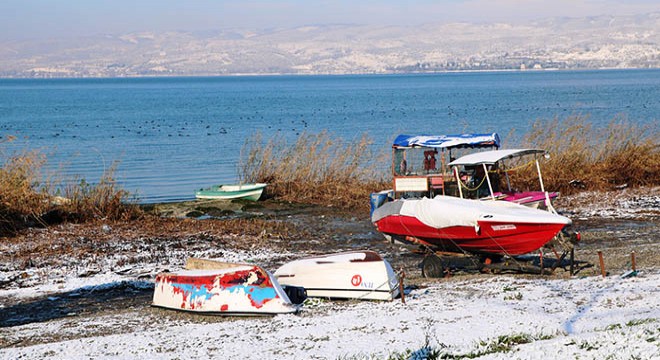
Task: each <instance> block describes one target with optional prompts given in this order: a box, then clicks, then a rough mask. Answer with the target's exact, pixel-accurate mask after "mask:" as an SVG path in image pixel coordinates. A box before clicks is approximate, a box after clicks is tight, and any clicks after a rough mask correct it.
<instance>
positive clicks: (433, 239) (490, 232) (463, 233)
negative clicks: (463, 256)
mask: <svg viewBox="0 0 660 360" xmlns="http://www.w3.org/2000/svg"><path fill="white" fill-rule="evenodd" d="M478 224H479V226H478V227H474V226H451V227H445V228H440V229H438V228H434V227H431V226H428V225H426V224H424V223H422V222H421V221H419V220H418V219H417V218H415V217H411V216H402V215H397V216H388V217H385V218H383V219H381V220H379V221H377V222H376V227H377V229H378V231H380V232H383V233H385V234H390V235H402V236H413V237H416V238H419V239H421V240H423V241H424V242H427V243H430V244H432V245H438V246H443V247H458V248H461V249H463V250H465V251H470V252H481V253H490V254H508V255H521V254H526V253H529V252H532V251H534V250H537V249H539V248H540V247H541V246H543V245H545V244H546V243H547V242H549V241H550V240H552V238H553V237H554V236H555V235H556V234H557V233H558V232H559V231H561V229H562V228H563V227H564V224H535V223H509V222H507V223H498V222H489V221H479V222H478Z"/></svg>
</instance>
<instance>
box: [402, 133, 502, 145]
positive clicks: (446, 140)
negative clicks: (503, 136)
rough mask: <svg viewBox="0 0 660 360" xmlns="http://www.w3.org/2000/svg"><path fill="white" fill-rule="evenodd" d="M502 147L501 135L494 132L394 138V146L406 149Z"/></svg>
mask: <svg viewBox="0 0 660 360" xmlns="http://www.w3.org/2000/svg"><path fill="white" fill-rule="evenodd" d="M490 146H494V147H496V148H498V149H499V148H500V136H499V135H497V133H492V134H460V135H399V136H397V137H396V139H394V144H392V147H393V148H395V149H406V148H413V147H431V148H443V149H451V148H475V147H490Z"/></svg>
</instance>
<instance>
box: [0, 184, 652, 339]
mask: <svg viewBox="0 0 660 360" xmlns="http://www.w3.org/2000/svg"><path fill="white" fill-rule="evenodd" d="M556 208H557V209H558V210H559V211H560V212H562V213H564V214H566V215H567V216H569V217H571V218H572V219H573V220H574V225H575V229H576V230H578V231H580V232H581V234H582V241H581V242H580V243H579V244H578V245H577V246H576V248H575V258H576V260H577V261H578V264H577V265H576V270H577V273H576V276H593V275H599V274H600V268H599V265H598V255H597V252H598V251H599V250H600V251H602V252H603V254H604V260H605V266H606V269H607V271H608V273H609V274H610V276H618V275H620V274H623V273H625V272H626V271H628V270H630V268H631V253H632V252H634V253H635V258H636V266H637V269H638V270H640V271H645V270H650V269H657V268H658V267H659V265H658V264H660V253H659V252H658V251H657V245H658V239H659V238H660V235H659V234H660V231H659V226H658V225H659V224H660V188H658V187H656V188H651V189H639V190H635V191H633V190H629V191H625V192H618V193H612V194H609V193H608V194H592V195H591V196H588V194H580V195H578V196H572V197H565V198H560V199H559V201H558V202H557V203H556ZM148 210H149V211H152V212H154V213H157V214H159V217H150V218H149V219H147V220H143V221H141V222H135V223H119V222H117V223H110V222H106V221H102V220H99V221H97V222H93V223H86V224H62V225H58V226H54V227H50V228H46V229H29V230H27V231H25V232H23V233H21V234H20V235H19V236H17V237H16V238H11V239H1V240H0V250H1V251H0V309H2V311H1V315H0V334H2V336H1V338H2V339H3V340H0V348H2V347H12V346H27V345H31V344H37V343H44V342H50V341H61V340H63V339H73V338H80V337H85V336H91V335H90V334H92V335H100V334H101V335H103V334H112V333H118V332H125V331H130V329H134V328H136V327H140V326H144V325H139V324H132V325H126V321H127V320H122V321H118V322H117V323H116V324H114V325H112V326H110V325H108V326H104V325H102V324H99V325H98V326H97V327H96V328H94V329H85V330H84V331H80V330H79V329H78V330H75V331H73V330H72V331H71V332H68V331H60V330H57V331H55V330H44V331H43V332H41V334H42V337H40V338H39V339H30V338H25V337H22V336H21V335H20V334H18V335H15V336H13V335H12V336H9V335H10V333H11V329H12V328H13V327H16V326H22V327H39V326H40V324H48V323H49V322H53V321H55V322H59V323H62V322H63V323H64V324H65V325H61V324H60V325H59V326H65V327H66V326H70V327H71V328H76V324H77V322H78V321H80V320H81V319H87V320H89V319H90V318H97V317H98V318H103V317H112V318H113V319H118V318H120V317H121V315H122V314H125V313H134V312H136V311H137V312H141V313H143V315H144V316H146V317H148V318H151V319H152V320H154V321H156V320H155V319H157V318H159V317H163V316H164V317H167V318H168V319H170V320H172V321H178V320H182V321H190V322H216V321H226V320H227V319H224V318H218V317H198V316H193V315H190V314H186V313H177V312H168V311H164V310H159V309H154V308H151V307H150V302H151V296H152V286H153V285H152V283H151V282H152V281H153V278H154V277H155V274H157V273H158V272H160V271H164V270H176V269H179V268H181V267H182V266H183V264H184V262H185V259H186V258H188V257H205V258H218V259H223V260H225V261H241V262H245V261H247V262H254V263H258V264H260V265H262V266H264V267H265V268H267V269H269V270H272V271H274V270H275V269H276V268H277V267H278V266H279V265H281V264H283V263H285V262H287V261H290V260H292V259H296V258H300V257H303V256H307V255H312V254H323V253H331V252H338V251H345V250H357V249H370V250H374V251H376V252H378V253H380V254H381V255H382V256H383V257H385V258H386V259H387V260H388V261H389V262H390V263H391V264H392V266H393V267H394V268H395V269H396V270H400V271H404V272H405V274H406V275H405V276H406V278H405V279H406V280H405V282H406V284H407V286H412V287H424V286H428V285H429V284H432V283H436V282H446V281H455V280H456V279H461V280H464V279H470V278H475V277H477V278H479V277H483V278H488V277H493V276H498V275H497V274H493V273H482V272H479V271H469V270H465V271H461V270H456V271H453V272H452V273H451V274H450V276H449V277H446V278H439V279H429V278H424V277H422V274H421V269H420V264H421V262H422V260H423V258H424V254H423V253H422V252H420V251H417V250H418V249H417V248H416V247H413V246H409V245H402V244H398V243H390V242H388V241H386V240H385V239H384V237H383V236H382V235H381V234H379V233H377V232H376V231H375V230H374V227H373V225H372V224H371V223H370V221H369V220H368V219H369V217H368V216H369V215H368V212H367V211H366V210H364V209H360V210H357V211H347V210H343V209H338V208H334V207H327V206H312V205H299V204H290V203H282V202H277V201H273V200H269V201H265V202H259V203H242V202H215V203H214V202H184V203H176V204H157V205H153V206H150V207H149V209H148ZM232 219H234V220H235V219H259V221H261V222H262V223H263V224H266V225H264V228H263V230H262V231H260V232H259V231H258V229H256V230H255V229H243V230H241V229H240V226H244V224H242V223H238V225H237V228H233V229H227V228H226V227H223V225H222V224H223V223H224V222H227V221H228V220H232ZM245 224H248V223H245ZM269 231H271V232H269ZM546 256H548V257H549V258H553V257H554V255H553V254H552V252H551V251H549V250H546ZM98 276H108V279H109V280H108V282H107V283H106V284H104V285H103V286H99V285H93V286H86V284H87V283H94V284H97V283H98V280H94V281H93V282H92V281H91V280H88V279H97V277H98ZM516 276H521V277H538V276H545V277H552V278H568V277H570V274H569V273H568V267H567V265H566V263H564V264H563V266H559V267H558V268H557V269H556V270H555V271H554V273H553V274H552V275H531V274H521V275H516ZM71 279H74V280H75V282H74V283H75V284H79V285H78V287H76V286H75V285H74V287H73V288H71V286H72V285H70V283H71ZM117 279H119V281H117ZM47 285H48V286H47ZM340 306H342V305H340ZM66 324H68V325H66ZM125 325H126V326H128V327H127V328H124V326H125ZM5 335H7V336H5Z"/></svg>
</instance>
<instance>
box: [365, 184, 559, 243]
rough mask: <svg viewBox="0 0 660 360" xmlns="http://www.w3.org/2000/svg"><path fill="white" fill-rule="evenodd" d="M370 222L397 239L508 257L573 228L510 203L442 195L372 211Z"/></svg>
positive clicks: (392, 203)
mask: <svg viewBox="0 0 660 360" xmlns="http://www.w3.org/2000/svg"><path fill="white" fill-rule="evenodd" d="M371 221H372V222H373V223H374V225H375V226H376V228H377V229H378V231H380V232H381V233H383V234H385V235H387V236H390V237H391V238H392V239H393V240H400V241H402V242H408V243H416V244H422V245H426V246H429V247H432V248H435V249H440V250H445V251H454V252H470V253H478V254H496V255H510V256H513V255H521V254H526V253H529V252H532V251H535V250H538V249H539V248H541V247H542V246H543V245H545V244H546V243H548V242H549V241H550V240H552V239H553V238H554V237H555V235H557V234H558V233H559V232H560V231H561V230H562V229H564V228H565V227H567V226H569V225H571V223H572V222H571V220H570V219H569V218H566V217H564V216H561V215H558V214H555V213H552V212H548V211H543V210H539V209H534V208H530V207H527V206H523V205H519V204H515V203H511V202H506V201H480V200H471V199H462V198H457V197H452V196H442V195H438V196H436V197H434V198H432V199H429V198H426V197H424V198H421V199H420V198H413V199H405V198H400V199H396V200H393V201H386V202H383V203H382V204H380V206H379V207H378V208H376V209H374V211H373V213H372V217H371Z"/></svg>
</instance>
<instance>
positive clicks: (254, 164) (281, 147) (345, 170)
mask: <svg viewBox="0 0 660 360" xmlns="http://www.w3.org/2000/svg"><path fill="white" fill-rule="evenodd" d="M262 140H263V139H262V137H261V135H257V136H256V137H255V138H253V140H252V141H250V142H249V143H246V144H245V145H244V146H243V149H242V150H241V158H240V164H239V177H240V179H241V181H243V182H265V183H268V184H269V185H268V187H267V188H266V189H267V194H269V195H272V196H276V197H277V198H279V199H281V200H284V201H292V202H303V203H313V204H323V205H330V206H340V207H343V208H353V209H360V208H365V203H368V199H369V194H370V193H371V192H373V191H378V190H382V189H383V188H384V187H387V186H389V184H390V183H389V180H387V179H386V175H387V174H386V173H384V172H383V171H382V168H383V164H386V163H389V159H388V158H387V157H385V156H384V154H376V153H374V152H373V151H372V149H371V147H370V145H371V144H372V140H371V139H370V138H369V137H368V136H367V135H366V134H363V135H362V136H361V137H360V138H357V139H337V138H334V137H332V136H331V135H330V134H329V133H328V132H327V131H323V132H320V133H318V134H310V133H302V134H301V135H300V136H299V137H298V139H297V140H296V141H295V143H293V144H289V143H287V141H286V140H285V139H283V138H281V137H273V138H271V139H269V140H268V141H267V142H265V143H263V141H262ZM387 155H388V156H389V154H387ZM367 208H368V206H367Z"/></svg>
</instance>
